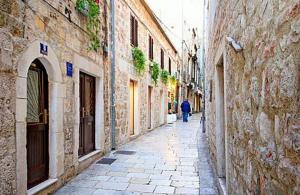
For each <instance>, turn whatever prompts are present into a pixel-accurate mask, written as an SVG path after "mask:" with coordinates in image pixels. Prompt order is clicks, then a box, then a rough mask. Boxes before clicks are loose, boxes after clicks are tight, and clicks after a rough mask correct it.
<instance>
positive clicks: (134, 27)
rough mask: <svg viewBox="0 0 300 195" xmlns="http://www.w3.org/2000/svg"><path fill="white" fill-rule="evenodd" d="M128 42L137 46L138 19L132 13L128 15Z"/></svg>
mask: <svg viewBox="0 0 300 195" xmlns="http://www.w3.org/2000/svg"><path fill="white" fill-rule="evenodd" d="M130 43H131V45H133V46H134V47H137V46H138V21H137V20H136V18H135V17H134V16H133V15H131V16H130Z"/></svg>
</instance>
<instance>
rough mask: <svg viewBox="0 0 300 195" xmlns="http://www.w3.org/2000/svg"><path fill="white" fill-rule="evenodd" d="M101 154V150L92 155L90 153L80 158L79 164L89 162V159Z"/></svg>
mask: <svg viewBox="0 0 300 195" xmlns="http://www.w3.org/2000/svg"><path fill="white" fill-rule="evenodd" d="M100 152H101V150H95V151H93V152H91V153H88V154H87V155H84V156H82V157H80V158H79V159H78V162H79V163H81V162H83V161H85V160H87V159H89V158H91V157H93V156H95V155H97V154H99V153H100Z"/></svg>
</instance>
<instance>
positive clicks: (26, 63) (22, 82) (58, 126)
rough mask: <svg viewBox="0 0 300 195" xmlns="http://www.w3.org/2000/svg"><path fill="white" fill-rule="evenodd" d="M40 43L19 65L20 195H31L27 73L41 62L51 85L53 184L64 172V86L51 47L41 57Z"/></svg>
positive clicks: (17, 92) (31, 47)
mask: <svg viewBox="0 0 300 195" xmlns="http://www.w3.org/2000/svg"><path fill="white" fill-rule="evenodd" d="M40 43H41V42H40V41H34V42H33V43H31V44H30V45H29V47H28V48H27V49H26V50H25V52H24V53H23V55H22V56H21V58H20V59H19V61H18V64H17V71H18V75H17V81H16V150H17V159H18V160H17V167H16V173H17V194H26V193H27V154H26V115H27V73H28V69H29V67H30V65H31V63H32V62H33V61H34V60H35V59H38V60H40V61H41V63H42V64H43V65H44V67H45V69H46V71H47V74H48V80H49V81H48V82H49V97H48V98H49V180H51V179H52V181H55V180H56V178H57V177H58V176H60V175H62V173H63V172H64V135H63V115H62V114H63V98H64V97H63V91H62V90H63V86H62V85H63V84H62V74H61V69H60V65H59V61H58V58H57V57H56V55H55V53H54V51H53V49H52V48H51V47H49V46H48V55H42V54H40Z"/></svg>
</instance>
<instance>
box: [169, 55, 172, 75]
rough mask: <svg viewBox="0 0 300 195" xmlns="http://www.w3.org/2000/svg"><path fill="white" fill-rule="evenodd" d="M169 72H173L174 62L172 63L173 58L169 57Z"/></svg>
mask: <svg viewBox="0 0 300 195" xmlns="http://www.w3.org/2000/svg"><path fill="white" fill-rule="evenodd" d="M169 73H170V75H171V73H172V63H171V58H169Z"/></svg>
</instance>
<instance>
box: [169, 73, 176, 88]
mask: <svg viewBox="0 0 300 195" xmlns="http://www.w3.org/2000/svg"><path fill="white" fill-rule="evenodd" d="M169 82H170V84H171V85H173V86H175V85H176V83H177V79H176V76H175V75H172V76H170V77H169Z"/></svg>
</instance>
